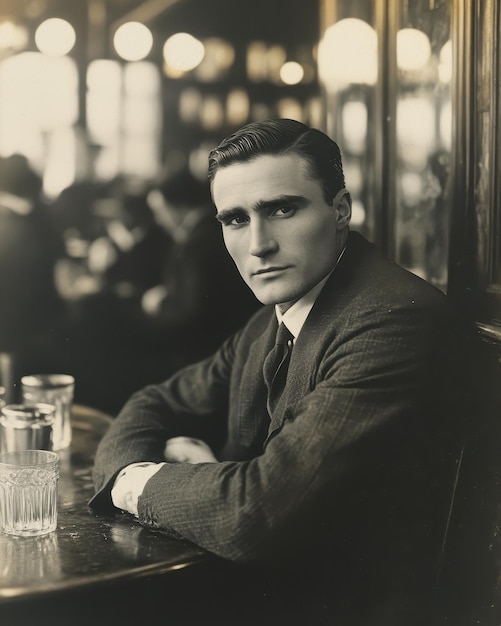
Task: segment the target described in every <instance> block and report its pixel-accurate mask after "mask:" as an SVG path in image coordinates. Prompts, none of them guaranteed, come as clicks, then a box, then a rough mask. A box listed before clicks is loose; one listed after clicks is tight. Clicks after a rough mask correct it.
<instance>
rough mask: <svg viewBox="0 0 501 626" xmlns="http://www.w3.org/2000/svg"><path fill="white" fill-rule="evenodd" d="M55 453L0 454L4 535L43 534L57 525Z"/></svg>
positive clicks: (0, 519)
mask: <svg viewBox="0 0 501 626" xmlns="http://www.w3.org/2000/svg"><path fill="white" fill-rule="evenodd" d="M58 480H59V456H58V455H57V454H56V453H55V452H50V451H48V450H17V451H15V452H4V453H2V454H0V528H1V530H2V531H3V532H4V533H6V534H7V535H18V536H36V535H45V534H47V533H50V532H52V531H54V530H55V529H56V527H57V494H58Z"/></svg>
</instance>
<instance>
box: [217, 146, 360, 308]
mask: <svg viewBox="0 0 501 626" xmlns="http://www.w3.org/2000/svg"><path fill="white" fill-rule="evenodd" d="M212 195H213V199H214V203H215V205H216V208H217V218H218V220H219V221H220V222H221V224H222V225H223V237H224V242H225V244H226V247H227V249H228V252H229V253H230V255H231V256H232V258H233V260H234V261H235V264H236V266H237V268H238V270H239V272H240V274H241V275H242V277H243V279H244V280H245V282H246V283H247V284H248V285H249V287H250V288H251V289H252V291H253V292H254V295H255V296H256V298H257V299H258V300H260V301H261V302H262V303H263V304H279V305H282V306H281V308H282V310H286V309H287V308H288V307H289V306H291V305H292V304H293V303H294V302H296V301H297V300H299V298H301V297H302V296H304V295H305V294H306V293H307V292H308V291H309V290H310V289H311V288H312V287H314V286H315V285H316V284H317V283H318V282H319V281H320V280H322V278H324V277H325V276H326V275H327V274H328V273H329V272H330V271H331V270H332V268H333V267H334V265H335V263H336V260H337V257H338V255H339V253H340V252H341V250H340V241H341V239H342V235H341V233H342V231H344V230H345V229H346V227H347V225H348V223H349V217H350V215H349V214H350V207H349V204H348V200H347V199H346V198H345V197H343V198H341V200H340V201H335V202H334V205H333V206H330V205H329V204H328V203H327V202H326V200H325V198H324V194H323V189H322V185H321V184H320V182H319V181H317V180H316V179H314V178H312V176H311V175H310V174H309V172H308V162H307V161H306V159H304V158H303V157H300V156H298V155H295V154H289V155H281V156H275V155H262V156H259V157H257V158H256V159H254V160H252V161H249V162H245V163H234V164H231V165H228V166H225V167H222V168H221V169H219V170H218V171H217V172H216V175H215V177H214V181H213V187H212Z"/></svg>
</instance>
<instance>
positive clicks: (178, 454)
mask: <svg viewBox="0 0 501 626" xmlns="http://www.w3.org/2000/svg"><path fill="white" fill-rule="evenodd" d="M164 457H165V460H166V461H167V462H168V463H216V462H217V459H216V457H215V456H214V454H213V453H212V450H211V449H210V448H209V446H208V445H207V444H206V443H205V442H203V441H201V440H200V439H193V438H192V437H173V438H172V439H168V440H167V443H166V444H165V449H164Z"/></svg>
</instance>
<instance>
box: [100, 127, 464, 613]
mask: <svg viewBox="0 0 501 626" xmlns="http://www.w3.org/2000/svg"><path fill="white" fill-rule="evenodd" d="M209 180H210V183H211V192H212V197H213V200H214V203H215V206H216V209H217V219H218V220H219V221H220V222H221V224H222V231H223V237H224V241H225V244H226V247H227V249H228V251H229V253H230V255H231V256H232V258H233V260H234V261H235V263H236V265H237V268H238V270H239V272H240V274H241V275H242V278H243V279H244V281H245V282H246V283H247V284H248V286H249V287H250V289H251V290H252V291H253V292H254V294H255V296H256V297H257V298H258V300H260V301H261V302H262V303H263V304H264V305H265V306H264V307H262V308H261V309H260V310H259V311H258V312H257V313H256V314H255V315H254V316H253V317H252V318H251V320H250V321H249V322H248V324H247V325H246V326H245V327H244V328H243V329H242V330H241V331H239V332H237V333H236V334H235V335H233V336H231V337H230V338H229V339H228V340H227V341H226V342H225V343H224V344H223V345H222V347H221V348H220V350H219V351H218V352H216V354H215V355H214V356H212V357H211V358H209V359H207V360H205V361H203V362H201V363H197V364H195V365H193V366H190V367H188V368H185V369H183V370H182V371H180V372H179V373H178V374H177V375H175V376H174V377H172V378H171V379H170V380H167V381H166V382H164V383H162V384H159V385H152V386H149V387H147V388H146V389H144V390H142V391H140V392H138V393H137V394H135V395H134V396H133V397H132V398H131V399H130V400H129V401H128V402H127V403H126V405H125V406H124V408H123V410H122V412H121V413H120V415H119V416H118V417H117V419H116V420H115V422H114V423H113V425H112V427H111V428H110V430H109V432H108V433H107V434H106V435H105V437H104V438H103V440H102V442H101V444H100V446H99V449H98V452H97V456H96V463H95V485H96V489H97V494H96V496H95V497H94V499H93V501H92V505H93V506H95V507H100V506H106V505H108V506H110V505H111V502H113V503H114V505H115V506H116V507H117V508H119V509H122V510H126V511H129V512H130V513H133V514H134V515H137V516H138V518H139V521H140V522H141V523H142V524H143V525H145V526H147V527H150V528H153V529H161V530H163V531H165V532H167V533H169V534H171V535H173V536H175V537H181V538H184V539H187V540H189V541H191V542H194V543H196V544H198V545H200V546H202V547H204V548H206V549H207V550H209V551H210V552H213V553H215V554H216V555H219V556H221V557H223V558H224V559H227V560H231V561H236V562H241V563H246V564H249V567H250V566H251V565H261V564H263V565H264V568H265V571H268V572H270V571H272V570H273V571H274V572H275V571H276V572H279V573H278V574H277V580H278V579H280V577H281V575H282V574H283V576H282V578H281V580H282V581H287V582H284V583H283V586H282V587H280V589H281V591H280V592H277V595H278V596H281V594H282V596H283V597H284V598H287V600H285V601H284V604H283V606H284V607H285V606H288V607H289V621H287V619H286V620H285V621H284V622H283V623H292V621H291V620H292V618H293V617H294V616H297V615H299V614H300V613H301V608H300V606H305V607H307V608H305V609H304V615H302V618H301V619H300V620H299V621H300V622H302V623H309V624H319V623H326V624H327V623H328V624H331V623H333V621H332V620H334V619H336V618H337V619H339V620H342V621H341V622H339V623H342V624H343V625H344V624H352V623H353V624H355V623H356V624H362V623H363V624H365V623H367V624H372V625H373V624H380V623H381V624H385V625H386V624H393V623H395V624H397V623H398V624H402V623H406V624H409V623H411V622H412V620H416V623H428V622H426V617H425V616H426V615H427V613H426V608H425V603H426V602H427V601H429V598H430V595H431V592H432V586H433V583H434V579H435V576H436V574H437V571H438V568H439V560H440V553H441V547H442V542H443V540H444V537H445V531H446V524H447V513H448V510H449V506H450V503H451V493H452V484H453V472H454V467H455V460H456V457H455V454H456V447H455V441H454V436H455V434H456V433H457V431H458V428H457V425H456V423H458V422H459V420H458V416H457V414H456V413H455V412H454V411H453V410H452V408H451V402H452V400H451V398H452V396H453V394H454V393H455V388H454V377H453V374H452V371H451V369H450V364H451V359H453V352H452V347H453V345H454V336H453V335H452V333H451V330H452V328H453V322H452V316H451V313H450V311H449V306H448V303H447V301H446V297H445V296H444V295H443V294H442V293H441V292H439V291H438V290H436V289H435V288H433V287H431V286H430V285H428V284H427V283H425V282H424V281H422V280H421V279H419V278H417V277H416V276H414V275H412V274H410V273H408V272H406V271H405V270H403V269H402V268H400V267H399V266H397V265H396V264H395V263H392V262H389V261H387V260H386V259H384V258H383V257H382V256H381V255H380V254H379V253H378V252H377V251H376V250H375V248H374V247H373V246H372V244H370V243H369V242H367V241H366V240H365V239H364V238H362V237H361V236H360V235H358V234H356V233H352V232H350V231H349V223H350V216H351V200H350V196H349V193H348V191H347V189H346V188H345V183H344V175H343V169H342V164H341V155H340V152H339V148H338V146H337V145H336V144H335V143H334V142H333V141H332V140H331V139H329V138H328V137H327V136H326V135H324V134H323V133H321V132H320V131H318V130H314V129H310V128H308V127H307V126H305V125H303V124H300V123H299V122H296V121H292V120H270V121H265V122H257V123H252V124H250V125H247V126H246V127H244V128H242V129H241V130H239V131H238V132H236V133H234V134H233V135H231V136H230V137H228V138H227V139H225V140H224V141H223V142H222V143H221V144H220V145H219V146H218V147H217V148H216V149H215V150H213V151H212V153H211V155H210V158H209ZM279 324H280V326H282V324H283V325H285V326H286V327H287V329H288V331H290V335H289V337H288V339H285V340H284V341H283V344H284V345H282V346H281V348H280V349H282V351H283V352H284V353H285V354H284V359H285V360H286V361H287V359H290V361H289V364H288V368H287V362H285V363H283V364H282V366H281V368H279V369H278V370H277V373H276V374H274V369H273V368H272V366H271V365H270V364H269V361H270V359H269V358H267V357H268V355H269V354H270V352H271V351H272V348H273V345H274V343H275V336H276V334H277V327H278V326H279ZM287 349H291V353H290V356H288V354H287V353H288V350H287ZM166 442H167V445H166ZM183 460H184V461H188V462H187V463H182V462H178V463H173V461H183ZM166 461H167V462H166ZM135 464H137V465H135ZM298 598H300V599H299V600H298ZM295 600H297V602H295ZM291 607H293V608H291ZM284 610H285V609H284ZM284 615H285V614H281V616H282V617H284ZM305 615H307V618H305ZM284 619H285V618H284ZM298 619H299V618H298ZM421 619H423V620H424V621H423V622H421V621H420V620H421ZM305 620H306V621H305ZM324 620H325V622H324ZM402 620H404V621H402ZM260 623H261V622H260ZM274 623H277V622H276V621H275V622H274ZM279 623H282V622H279ZM294 623H295V622H294ZM336 623H338V622H336Z"/></svg>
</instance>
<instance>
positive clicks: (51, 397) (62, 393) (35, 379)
mask: <svg viewBox="0 0 501 626" xmlns="http://www.w3.org/2000/svg"><path fill="white" fill-rule="evenodd" d="M74 390H75V379H74V378H73V376H70V375H69V374H31V375H30V376H23V377H22V378H21V392H22V397H23V402H25V403H27V404H34V403H38V402H44V403H46V404H53V405H54V406H55V407H56V417H55V420H54V424H53V425H52V449H53V450H62V449H63V448H67V447H68V446H69V445H70V443H71V421H70V414H71V405H72V403H73V393H74Z"/></svg>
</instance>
